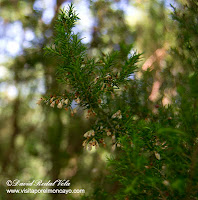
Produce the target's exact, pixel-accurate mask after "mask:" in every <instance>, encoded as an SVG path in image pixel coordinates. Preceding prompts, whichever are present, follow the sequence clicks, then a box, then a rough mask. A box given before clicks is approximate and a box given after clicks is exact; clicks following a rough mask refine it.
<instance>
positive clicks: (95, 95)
mask: <svg viewBox="0 0 198 200" xmlns="http://www.w3.org/2000/svg"><path fill="white" fill-rule="evenodd" d="M78 19H79V18H78V16H77V14H76V13H75V11H74V8H73V5H72V4H71V5H70V6H69V8H68V10H61V12H60V14H59V16H58V19H57V22H56V25H55V32H56V37H55V39H54V44H53V45H52V46H51V47H48V48H46V52H47V53H49V54H51V55H53V56H57V59H58V63H59V64H58V69H57V78H58V80H59V81H60V82H61V83H62V84H64V85H65V86H66V91H65V93H64V94H63V95H58V96H56V97H55V96H52V97H51V98H50V99H45V100H44V101H45V103H47V104H48V103H50V105H51V106H52V107H54V106H55V105H56V104H57V105H58V108H65V109H66V110H67V109H70V110H71V114H72V115H73V114H74V113H75V110H73V109H72V107H71V104H72V102H73V100H74V101H75V102H76V103H77V104H78V105H79V107H81V108H83V109H86V110H87V112H88V114H87V117H90V116H93V117H94V116H95V125H93V130H91V132H88V133H87V134H86V135H85V136H86V137H87V140H86V141H85V143H84V145H85V144H89V146H90V148H91V146H92V145H93V146H94V145H96V146H97V144H98V142H100V143H103V145H105V142H104V140H103V138H104V136H106V135H108V136H110V135H111V136H113V141H114V143H115V142H116V140H115V137H116V136H117V135H118V131H117V130H116V129H115V126H114V125H115V124H116V125H117V129H120V131H121V132H122V133H123V134H124V132H125V129H126V128H125V126H124V124H125V123H126V122H127V120H128V118H130V117H129V116H128V118H126V117H125V116H124V115H123V114H125V112H126V110H125V108H124V109H123V108H121V107H120V108H119V109H117V108H116V107H114V106H113V105H114V103H115V99H116V98H115V97H116V96H120V95H119V93H120V91H121V88H123V87H124V86H126V85H127V84H128V82H129V76H130V75H131V74H132V73H134V71H135V70H136V68H137V66H136V63H137V62H138V60H139V58H140V54H136V53H135V54H134V55H129V56H128V59H126V60H122V57H123V55H122V54H121V53H120V52H119V51H114V52H111V53H109V54H108V55H104V56H101V57H99V58H89V57H88V55H87V52H86V50H87V48H86V46H85V45H84V44H83V43H82V42H81V40H82V39H80V38H79V34H75V33H74V32H73V31H72V28H73V27H74V26H75V23H76V21H77V20H78ZM129 50H130V48H128V51H129ZM127 54H129V52H127ZM68 86H69V87H68ZM118 91H119V92H118ZM122 113H123V114H122ZM122 115H123V117H122ZM121 118H122V120H120V119H121ZM90 134H91V135H90ZM90 141H91V142H90Z"/></svg>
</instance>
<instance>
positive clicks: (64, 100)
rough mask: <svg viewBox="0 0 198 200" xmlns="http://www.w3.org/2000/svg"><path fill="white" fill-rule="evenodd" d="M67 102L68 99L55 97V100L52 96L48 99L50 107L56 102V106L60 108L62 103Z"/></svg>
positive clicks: (65, 103)
mask: <svg viewBox="0 0 198 200" xmlns="http://www.w3.org/2000/svg"><path fill="white" fill-rule="evenodd" d="M68 103H69V99H61V100H59V99H56V100H55V97H52V98H51V99H50V106H51V107H52V108H54V106H55V105H56V104H57V108H59V109H61V108H62V107H63V106H64V105H68Z"/></svg>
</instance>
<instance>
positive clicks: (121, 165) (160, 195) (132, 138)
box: [41, 1, 198, 200]
mask: <svg viewBox="0 0 198 200" xmlns="http://www.w3.org/2000/svg"><path fill="white" fill-rule="evenodd" d="M190 2H191V1H190ZM195 8H196V9H197V3H195V2H194V3H189V5H185V6H184V8H180V10H179V11H176V10H175V13H174V14H173V16H174V19H176V20H177V23H178V27H179V28H178V30H179V31H178V33H179V35H180V37H179V41H178V47H176V48H175V49H174V50H173V52H174V53H175V55H176V56H175V58H176V59H178V60H180V59H181V57H180V56H183V61H182V62H183V63H185V64H186V66H187V67H188V69H189V70H186V72H185V74H184V75H182V74H180V76H181V79H180V85H179V86H177V90H178V95H177V96H176V97H175V99H174V101H173V102H174V103H173V104H172V105H171V106H168V107H163V105H161V104H156V105H155V113H154V112H153V111H152V110H151V109H149V108H148V107H147V106H146V102H145V97H144V96H145V87H144V84H145V83H144V81H143V80H141V81H138V80H136V79H131V78H130V76H131V75H132V74H133V73H134V72H135V71H136V70H137V62H138V61H139V60H140V57H141V54H137V53H135V54H134V55H131V54H129V51H130V50H131V48H132V46H131V45H128V46H127V45H126V44H122V45H120V46H121V47H122V49H121V50H120V51H113V52H111V53H109V54H108V55H102V56H101V57H98V58H97V57H93V58H90V57H89V56H88V55H87V52H86V51H87V47H86V46H85V45H84V44H83V43H82V42H81V39H80V37H79V35H78V34H74V32H73V31H72V28H73V27H74V26H75V22H76V21H77V20H78V19H79V18H78V16H77V15H76V13H75V11H74V8H73V5H71V6H70V7H69V8H68V10H66V11H65V10H62V11H61V12H60V14H59V16H58V19H57V22H56V26H55V31H56V36H55V39H54V44H53V45H52V46H51V47H48V48H46V52H47V53H49V54H50V55H54V56H57V60H58V69H57V78H58V80H59V81H60V82H61V83H62V84H63V85H65V91H64V92H63V91H58V92H59V94H56V95H52V96H51V97H45V98H43V99H41V101H42V103H43V104H49V105H50V106H51V107H55V106H57V107H58V108H64V109H66V110H70V112H71V115H74V114H75V113H76V112H77V111H78V109H79V110H80V109H84V110H85V112H86V113H87V115H86V116H87V118H91V122H92V129H91V130H89V131H88V132H86V133H85V134H84V137H85V141H84V142H83V146H84V147H85V148H87V149H88V150H91V149H92V148H93V147H94V146H95V148H98V147H101V148H103V147H105V146H106V143H107V142H106V141H108V138H111V142H112V144H111V145H112V149H113V150H115V153H114V154H113V155H112V157H111V158H109V160H108V171H109V172H108V174H109V175H108V177H107V178H106V181H107V182H108V181H110V182H113V184H112V187H109V188H108V189H107V190H105V188H103V185H101V186H100V185H97V186H96V187H95V192H94V193H93V194H92V195H90V196H86V197H83V198H84V199H120V200H123V199H197V197H198V185H197V184H198V147H197V143H198V141H197V140H198V135H197V124H198V123H197V114H198V111H197V86H198V85H197V63H198V60H197V50H198V48H197V43H196V41H197V37H196V31H197V29H196V27H197V20H196V19H197V18H196V17H197V12H194V11H195V10H196V9H195ZM185 10H187V11H185ZM182 12H184V13H182ZM192 15H193V16H192ZM193 17H194V18H193ZM186 18H187V19H189V20H190V22H191V23H189V24H188V25H189V26H190V28H189V27H185V26H184V20H185V19H186ZM192 19H193V20H192ZM191 20H192V21H191ZM194 26H196V27H194ZM187 29H188V30H187ZM193 31H194V32H193ZM191 36H192V38H191ZM182 38H183V39H182ZM191 43H192V44H191ZM187 44H188V45H187ZM193 53H194V54H195V56H193V57H192V58H191V56H192V54H193ZM171 55H172V54H171ZM74 102H76V106H77V107H75V106H74ZM74 107H75V108H74Z"/></svg>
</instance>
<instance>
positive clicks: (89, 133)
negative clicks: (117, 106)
mask: <svg viewBox="0 0 198 200" xmlns="http://www.w3.org/2000/svg"><path fill="white" fill-rule="evenodd" d="M94 135H95V131H94V130H90V131H87V132H86V133H85V134H84V137H86V138H88V137H91V136H94Z"/></svg>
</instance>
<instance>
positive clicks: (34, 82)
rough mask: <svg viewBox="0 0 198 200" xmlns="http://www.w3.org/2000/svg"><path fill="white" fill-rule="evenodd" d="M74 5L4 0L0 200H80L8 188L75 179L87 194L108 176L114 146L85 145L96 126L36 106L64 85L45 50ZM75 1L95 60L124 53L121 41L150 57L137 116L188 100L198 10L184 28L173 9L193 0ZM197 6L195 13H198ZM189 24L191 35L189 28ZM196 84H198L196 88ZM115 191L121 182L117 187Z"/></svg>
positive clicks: (142, 72)
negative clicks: (61, 16) (12, 183)
mask: <svg viewBox="0 0 198 200" xmlns="http://www.w3.org/2000/svg"><path fill="white" fill-rule="evenodd" d="M70 2H71V1H66V0H9V1H8V0H0V162H1V165H0V184H1V185H0V200H21V199H23V200H26V199H28V200H45V199H46V200H53V199H54V200H55V199H56V200H57V199H62V200H64V199H79V198H80V196H79V194H69V195H63V194H62V195H58V194H6V188H7V187H6V184H5V183H6V181H7V180H14V179H19V180H21V181H22V182H29V181H31V180H38V179H41V180H43V181H44V182H47V181H49V180H56V179H69V180H70V182H71V187H70V188H71V189H85V191H86V195H88V194H91V193H92V192H93V190H94V188H95V185H97V184H103V182H104V177H105V176H106V175H107V173H108V172H107V170H106V163H107V157H109V156H111V155H112V154H113V152H112V151H111V146H107V147H106V149H105V148H100V149H98V150H97V151H95V150H92V151H91V152H88V151H86V150H84V149H83V147H82V141H83V140H84V138H83V134H84V133H85V132H86V131H87V130H89V128H90V122H89V120H88V119H86V118H85V117H84V115H82V113H81V114H78V113H77V114H75V115H74V116H71V115H70V113H68V112H66V111H65V110H59V109H52V108H46V107H42V106H38V105H37V104H36V102H37V100H38V99H39V98H40V97H42V96H43V95H44V94H46V93H47V94H54V93H55V92H56V91H57V88H61V87H63V86H61V85H59V84H58V83H57V81H56V78H55V76H54V74H55V70H56V65H57V63H56V60H55V59H54V58H53V57H51V58H49V57H45V56H44V50H43V48H44V47H45V46H46V45H48V44H50V43H51V40H52V37H53V32H54V29H53V26H54V22H55V19H56V16H57V13H58V11H59V9H60V8H63V7H64V6H67V5H68V4H69V3H70ZM72 2H73V3H74V6H75V9H76V11H77V13H79V17H80V18H81V20H80V21H79V22H78V24H77V26H76V27H75V29H74V31H75V32H80V34H81V37H82V38H84V40H82V41H83V43H85V44H87V46H88V48H89V55H90V56H92V55H93V56H97V54H99V52H101V51H102V52H104V53H107V52H109V51H110V50H112V49H115V50H120V49H121V47H120V44H133V49H132V50H131V52H133V51H134V50H137V51H138V53H143V55H142V58H141V62H139V64H138V66H139V69H138V72H137V73H136V74H135V75H134V76H132V77H131V78H132V79H133V80H136V82H135V83H136V85H133V87H132V88H131V96H132V97H133V98H134V99H135V100H134V101H133V102H134V103H133V105H132V107H133V112H134V113H135V114H137V115H139V114H140V115H141V113H143V112H144V111H145V110H150V111H151V113H153V114H154V115H155V116H156V115H158V114H159V113H158V107H159V106H162V105H163V106H167V105H168V104H172V103H175V102H173V99H174V98H175V97H176V96H177V95H178V86H181V87H180V88H179V89H180V92H181V93H182V91H183V93H182V94H183V96H185V95H186V96H188V91H189V89H188V88H186V87H187V86H186V85H185V84H186V77H189V76H190V75H192V73H193V71H195V68H196V70H197V50H198V47H197V44H198V39H197V30H198V26H197V24H198V21H197V15H196V17H195V19H196V20H195V22H194V24H193V22H192V16H194V15H195V14H196V13H197V10H194V11H193V9H192V12H191V13H190V14H189V13H187V14H186V15H185V13H184V14H183V15H182V16H183V18H184V20H185V23H183V24H182V23H180V24H179V23H178V21H175V20H174V19H175V18H176V15H175V18H174V17H173V16H172V15H171V13H173V11H174V9H173V8H172V7H171V6H170V4H173V6H175V7H176V8H177V9H178V10H179V11H180V12H183V10H182V9H184V8H185V7H183V5H184V4H185V3H186V2H187V1H185V0H175V1H174V0H90V1H89V0H74V1H72ZM190 2H191V1H190ZM195 5H196V6H197V4H196V1H195ZM196 6H192V8H193V7H194V8H195V9H197V7H196ZM191 15H192V16H191ZM183 22H184V21H183ZM185 24H186V25H188V27H187V29H185V30H188V31H187V32H185V31H183V29H184V28H186V27H185V26H186V25H185ZM182 31H183V32H182ZM182 34H183V35H182ZM186 38H187V39H189V38H190V40H191V41H192V43H188V44H187V48H188V51H185V52H184V51H182V50H181V49H182V48H180V47H181V46H182V45H183V44H184V41H185V39H186ZM185 45H186V44H185ZM193 81H194V82H193ZM195 82H196V80H194V79H193V80H192V84H194V83H195ZM196 85H197V84H195V87H194V90H195V92H194V96H193V98H195V97H196V94H197V89H196V88H197V87H196ZM133 88H136V89H134V90H135V91H134V90H133ZM137 94H138V97H137ZM181 96H182V95H181ZM183 101H186V102H187V104H185V106H186V107H184V110H185V109H186V110H188V109H189V108H190V107H191V105H192V104H193V102H194V101H191V100H189V99H188V98H184V99H183ZM176 103H177V102H176ZM178 103H179V102H178ZM193 105H194V104H193ZM145 117H146V116H145ZM184 117H185V118H186V119H187V123H189V124H191V125H188V127H194V126H195V124H192V123H195V121H193V120H192V118H191V116H190V114H189V113H187V112H186V113H184ZM170 119H171V117H170ZM170 119H169V120H170ZM192 121H193V122H192ZM196 129H197V125H196ZM104 187H110V186H108V184H107V185H104ZM116 187H117V186H116V184H115V186H114V188H113V189H112V190H116Z"/></svg>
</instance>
